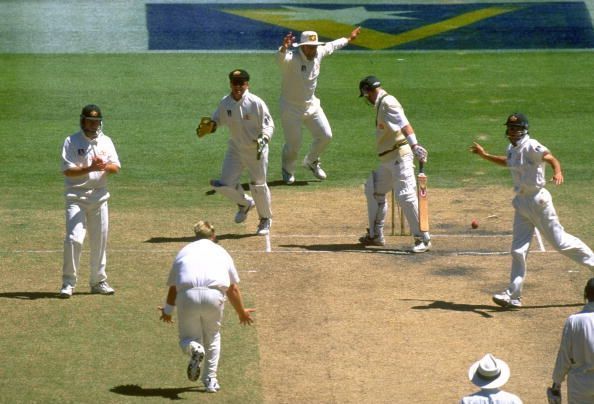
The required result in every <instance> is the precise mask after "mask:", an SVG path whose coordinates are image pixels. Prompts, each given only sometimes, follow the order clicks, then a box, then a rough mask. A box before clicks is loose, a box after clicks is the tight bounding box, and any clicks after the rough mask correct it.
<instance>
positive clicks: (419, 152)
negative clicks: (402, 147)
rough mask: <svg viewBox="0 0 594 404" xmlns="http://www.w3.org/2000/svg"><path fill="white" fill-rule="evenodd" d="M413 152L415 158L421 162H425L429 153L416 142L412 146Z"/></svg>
mask: <svg viewBox="0 0 594 404" xmlns="http://www.w3.org/2000/svg"><path fill="white" fill-rule="evenodd" d="M413 153H414V154H415V156H417V159H418V160H419V161H422V162H423V163H426V162H427V155H428V154H429V153H428V152H427V149H425V148H424V147H423V146H421V145H420V144H416V145H414V146H413Z"/></svg>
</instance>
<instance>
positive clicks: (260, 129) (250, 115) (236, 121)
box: [212, 90, 274, 147]
mask: <svg viewBox="0 0 594 404" xmlns="http://www.w3.org/2000/svg"><path fill="white" fill-rule="evenodd" d="M212 120H213V121H215V122H216V123H217V126H227V127H228V128H229V131H230V132H231V137H230V138H229V142H233V143H235V144H236V145H238V146H249V147H254V142H255V141H256V140H257V139H258V137H259V136H260V134H264V135H266V136H267V137H268V139H271V138H272V134H273V132H274V121H273V120H272V116H271V115H270V112H269V111H268V106H267V105H266V103H265V102H264V101H263V100H262V99H261V98H260V97H258V96H257V95H255V94H252V93H250V92H249V90H246V91H245V93H243V96H242V97H241V99H240V100H239V101H235V100H234V99H233V97H232V96H231V95H230V94H229V95H227V96H225V97H223V99H222V100H221V102H220V103H219V107H218V108H217V110H216V111H215V112H214V114H213V115H212Z"/></svg>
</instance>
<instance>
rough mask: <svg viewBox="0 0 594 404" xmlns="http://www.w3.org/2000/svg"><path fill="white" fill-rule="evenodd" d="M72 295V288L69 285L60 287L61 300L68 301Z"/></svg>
mask: <svg viewBox="0 0 594 404" xmlns="http://www.w3.org/2000/svg"><path fill="white" fill-rule="evenodd" d="M73 293H74V286H72V285H69V284H67V283H65V284H63V285H62V289H60V297H61V298H62V299H69V298H70V297H71V296H72V294H73Z"/></svg>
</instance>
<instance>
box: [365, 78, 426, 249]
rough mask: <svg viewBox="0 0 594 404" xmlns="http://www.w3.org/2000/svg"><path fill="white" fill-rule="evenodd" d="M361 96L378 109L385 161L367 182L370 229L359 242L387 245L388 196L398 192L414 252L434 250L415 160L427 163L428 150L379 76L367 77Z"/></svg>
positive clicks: (379, 148) (379, 142) (378, 130)
mask: <svg viewBox="0 0 594 404" xmlns="http://www.w3.org/2000/svg"><path fill="white" fill-rule="evenodd" d="M359 97H365V100H366V101H367V102H368V103H369V104H371V105H373V106H374V108H375V110H376V119H375V137H376V145H377V155H378V157H379V159H380V162H381V163H380V166H379V167H378V168H377V169H376V170H375V171H373V172H372V173H371V175H370V176H369V178H368V179H367V181H366V182H365V196H366V198H367V212H368V219H369V228H368V229H367V234H366V235H365V236H363V237H361V238H360V239H359V241H360V242H361V243H362V244H364V245H374V246H383V245H385V240H384V222H385V219H386V212H387V209H388V208H387V205H386V194H387V193H388V192H390V191H391V190H394V191H395V192H396V194H397V196H398V201H399V203H400V206H401V207H402V210H403V212H404V215H405V216H406V219H407V221H408V223H409V225H410V230H411V234H412V235H413V237H414V240H415V245H414V246H413V248H412V251H413V252H415V253H423V252H426V251H428V250H429V249H430V248H431V237H430V235H429V232H423V231H421V229H420V226H419V200H418V196H417V185H416V182H415V171H414V165H413V160H414V157H417V159H418V160H419V161H420V162H423V163H424V162H426V161H427V150H426V149H425V148H424V147H423V146H421V145H420V144H419V143H418V141H417V137H416V135H415V132H414V129H413V127H412V126H411V124H410V123H409V121H408V119H407V117H406V115H405V114H404V109H403V108H402V105H400V103H399V102H398V100H397V99H396V97H394V96H392V95H390V94H388V93H387V92H386V91H385V90H384V89H383V88H382V87H381V83H380V81H379V79H378V78H377V77H375V76H367V77H365V78H364V79H363V80H361V82H360V83H359Z"/></svg>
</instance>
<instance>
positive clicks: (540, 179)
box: [507, 135, 549, 194]
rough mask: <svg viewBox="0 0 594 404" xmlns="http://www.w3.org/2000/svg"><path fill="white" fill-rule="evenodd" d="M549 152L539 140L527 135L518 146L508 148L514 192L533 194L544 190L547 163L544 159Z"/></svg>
mask: <svg viewBox="0 0 594 404" xmlns="http://www.w3.org/2000/svg"><path fill="white" fill-rule="evenodd" d="M548 152H549V149H547V148H546V147H545V146H543V145H542V144H540V143H539V142H538V141H537V140H535V139H531V138H530V136H529V135H525V136H524V137H522V139H520V141H519V142H518V144H517V145H516V146H514V145H512V144H510V145H509V146H508V147H507V166H508V167H509V169H510V171H511V174H512V179H513V182H514V192H516V193H518V194H533V193H536V192H537V191H539V190H540V189H541V188H544V187H545V185H546V182H547V181H546V179H545V162H544V160H543V157H544V155H545V154H546V153H548Z"/></svg>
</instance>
